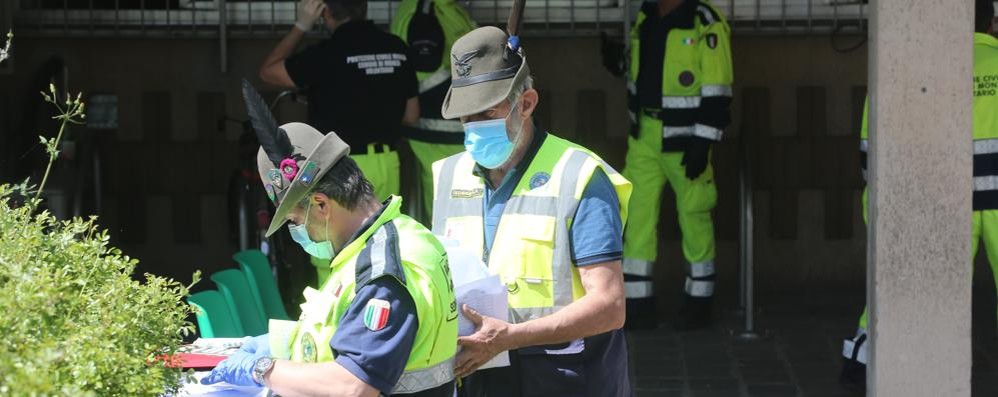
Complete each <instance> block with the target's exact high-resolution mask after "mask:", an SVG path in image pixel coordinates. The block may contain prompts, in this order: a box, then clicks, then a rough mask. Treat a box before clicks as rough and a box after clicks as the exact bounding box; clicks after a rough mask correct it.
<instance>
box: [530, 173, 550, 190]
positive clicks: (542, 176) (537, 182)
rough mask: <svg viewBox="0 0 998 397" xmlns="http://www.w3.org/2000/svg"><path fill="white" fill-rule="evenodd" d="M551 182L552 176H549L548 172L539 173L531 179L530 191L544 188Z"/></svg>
mask: <svg viewBox="0 0 998 397" xmlns="http://www.w3.org/2000/svg"><path fill="white" fill-rule="evenodd" d="M549 180H551V174H548V173H547V172H538V173H536V174H534V176H532V177H530V189H531V190H533V189H537V188H539V187H541V186H544V185H545V184H547V183H548V181H549Z"/></svg>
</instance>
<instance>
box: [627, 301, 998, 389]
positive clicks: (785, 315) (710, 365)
mask: <svg viewBox="0 0 998 397" xmlns="http://www.w3.org/2000/svg"><path fill="white" fill-rule="evenodd" d="M864 298H865V295H864V294H863V291H847V292H843V291H836V292H827V291H808V292H797V293H790V292H788V293H773V294H769V295H767V296H764V297H760V298H759V299H758V301H759V302H760V304H759V306H758V307H757V311H756V313H757V315H756V319H757V324H758V329H759V330H760V331H763V332H764V333H765V334H766V337H765V338H763V339H762V340H758V341H751V342H748V341H741V340H739V339H737V338H735V337H733V336H732V335H733V334H734V333H738V332H739V331H741V330H742V329H743V325H742V324H743V323H742V317H741V316H740V314H739V313H737V312H735V311H734V310H733V309H729V310H728V311H719V312H718V313H715V314H716V317H715V318H716V320H715V324H714V326H713V327H712V328H710V329H705V330H700V331H694V332H677V331H674V330H673V329H672V328H671V327H670V326H669V325H668V320H669V319H664V320H665V322H664V323H663V324H662V325H661V326H659V328H658V329H656V330H654V331H634V332H628V346H629V349H630V357H631V379H632V382H633V384H634V385H635V395H636V396H684V397H713V396H717V397H722V396H723V397H737V396H753V397H755V396H764V397H782V396H803V397H833V396H834V397H853V396H855V397H859V396H864V395H865V391H863V390H859V391H854V390H849V389H847V388H845V387H843V386H842V385H840V384H839V382H838V376H839V371H840V369H841V365H842V361H841V360H842V359H841V349H842V339H843V338H845V337H849V336H852V335H853V334H854V333H855V329H856V321H857V319H858V316H859V314H860V312H861V310H862V307H863V300H864ZM995 323H996V320H995V295H994V289H993V287H991V288H976V289H975V291H974V331H973V339H974V357H973V361H974V366H973V380H972V391H973V392H972V395H973V396H975V397H976V396H996V395H998V339H996V337H995V335H996V327H995Z"/></svg>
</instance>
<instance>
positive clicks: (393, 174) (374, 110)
mask: <svg viewBox="0 0 998 397" xmlns="http://www.w3.org/2000/svg"><path fill="white" fill-rule="evenodd" d="M299 8H300V9H299V17H298V22H296V23H295V27H294V28H292V29H291V31H290V32H288V34H287V35H286V36H285V37H284V39H283V40H281V42H280V43H278V44H277V46H276V47H274V49H273V50H272V51H271V52H270V54H269V55H267V58H266V59H265V60H264V62H263V65H262V66H261V67H260V78H261V79H262V80H263V81H264V82H267V83H270V84H273V85H276V86H279V87H286V88H301V89H304V90H305V91H306V94H307V95H308V113H309V114H308V123H309V124H310V125H313V126H315V128H317V129H318V130H319V131H322V132H323V133H326V132H329V131H335V132H336V134H337V135H339V136H341V137H343V140H344V141H346V142H347V143H348V144H349V145H350V147H351V148H353V149H352V150H351V153H350V154H351V157H353V158H354V160H355V161H357V163H358V164H360V166H361V169H362V170H363V171H364V175H367V176H368V177H369V178H372V179H373V180H372V182H373V183H374V186H375V193H376V194H377V195H378V197H379V198H380V199H384V198H386V197H388V195H389V194H397V193H398V190H399V188H398V155H397V154H396V153H395V152H394V151H393V150H392V146H393V145H394V144H395V143H396V142H395V141H396V140H397V139H398V137H399V128H400V124H401V123H406V124H415V123H416V121H417V120H419V100H418V95H419V88H418V87H419V86H418V82H417V80H416V73H415V70H414V69H413V67H412V65H411V64H410V63H409V60H408V59H407V56H406V54H407V49H406V45H405V43H404V42H403V41H402V40H401V39H399V38H398V37H395V36H393V35H391V34H389V33H387V32H383V31H381V30H380V29H379V28H378V27H376V26H374V24H373V23H372V22H371V21H368V20H366V19H365V18H366V15H367V1H366V0H325V1H324V2H323V1H322V0H302V2H301V6H300V7H299ZM319 18H322V19H323V22H324V24H325V25H326V27H327V28H329V30H330V31H332V32H333V34H332V35H331V36H330V37H329V38H327V39H325V40H322V41H320V42H319V43H316V44H314V45H312V46H309V47H307V48H305V49H304V50H302V51H301V52H298V53H296V54H292V53H293V52H294V49H295V47H297V46H298V44H299V43H300V42H301V40H302V37H304V35H305V32H306V31H308V30H311V28H312V24H314V23H315V22H316V21H317V20H318V19H319ZM388 157H391V158H392V159H394V161H392V160H389V159H388ZM378 167H383V168H378Z"/></svg>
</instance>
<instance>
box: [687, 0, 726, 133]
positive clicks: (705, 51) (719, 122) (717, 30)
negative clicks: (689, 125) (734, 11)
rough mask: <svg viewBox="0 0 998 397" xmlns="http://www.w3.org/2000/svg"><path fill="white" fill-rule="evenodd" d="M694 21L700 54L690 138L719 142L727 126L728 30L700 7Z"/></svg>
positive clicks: (718, 17) (713, 13)
mask: <svg viewBox="0 0 998 397" xmlns="http://www.w3.org/2000/svg"><path fill="white" fill-rule="evenodd" d="M700 8H701V9H700V10H699V11H698V14H699V15H698V18H700V20H701V22H704V26H703V27H702V31H701V35H700V42H699V44H698V45H697V50H698V51H699V53H700V73H701V80H700V81H701V85H700V96H701V99H700V107H699V108H698V109H697V114H696V128H695V132H694V135H696V136H698V137H701V138H705V139H709V140H711V141H715V142H716V141H720V140H721V136H722V134H723V130H724V128H725V127H727V126H728V124H730V123H731V95H732V91H731V84H732V82H733V81H734V73H733V71H732V67H731V28H730V27H728V23H727V21H725V20H724V19H723V18H722V17H721V14H720V13H718V12H716V11H715V10H714V9H713V8H710V6H708V5H705V4H703V5H701V6H700Z"/></svg>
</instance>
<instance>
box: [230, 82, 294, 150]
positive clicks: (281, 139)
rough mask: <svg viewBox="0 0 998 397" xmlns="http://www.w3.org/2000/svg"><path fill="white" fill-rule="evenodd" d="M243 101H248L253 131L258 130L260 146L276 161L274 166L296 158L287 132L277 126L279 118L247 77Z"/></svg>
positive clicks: (247, 108)
mask: <svg viewBox="0 0 998 397" xmlns="http://www.w3.org/2000/svg"><path fill="white" fill-rule="evenodd" d="M243 101H244V102H246V113H247V114H248V115H249V119H250V124H252V125H253V131H256V137H257V140H259V141H260V147H262V148H263V151H264V152H266V153H267V158H269V159H270V161H271V162H273V163H274V168H279V167H280V166H281V162H282V161H284V159H288V158H294V157H295V155H294V150H295V148H294V146H291V140H290V139H288V134H287V132H285V131H284V130H283V129H281V127H278V126H277V120H275V119H274V115H273V114H271V113H270V109H269V108H267V105H266V104H265V103H264V102H263V98H261V97H260V93H258V92H257V91H256V88H253V85H252V84H250V82H249V81H246V79H243ZM299 156H300V155H299Z"/></svg>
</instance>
